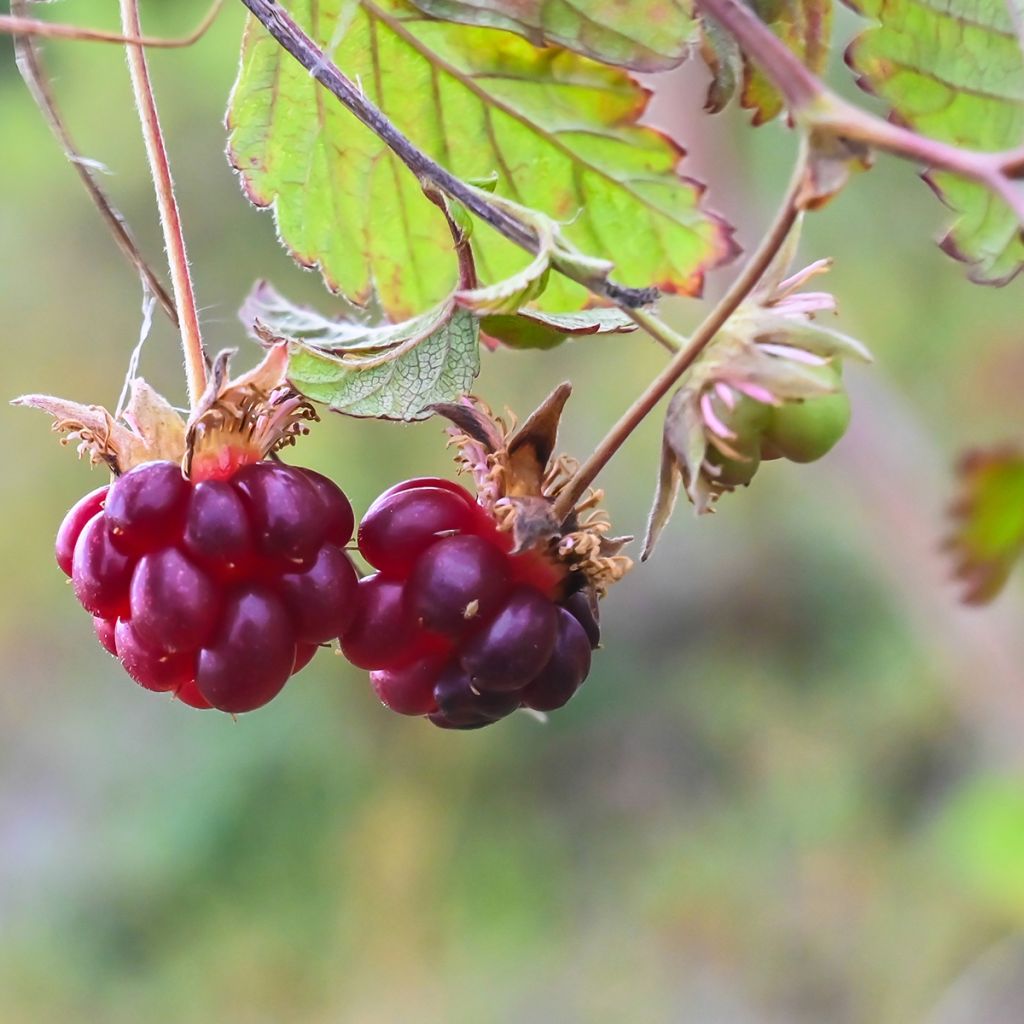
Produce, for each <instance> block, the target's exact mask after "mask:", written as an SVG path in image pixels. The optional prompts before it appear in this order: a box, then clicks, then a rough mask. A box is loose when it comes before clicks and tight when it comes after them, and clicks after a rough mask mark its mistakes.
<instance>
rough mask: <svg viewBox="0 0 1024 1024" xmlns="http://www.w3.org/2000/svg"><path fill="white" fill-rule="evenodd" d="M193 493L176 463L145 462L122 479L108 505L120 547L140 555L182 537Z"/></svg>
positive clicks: (114, 487) (111, 522)
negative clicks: (190, 492) (189, 500)
mask: <svg viewBox="0 0 1024 1024" xmlns="http://www.w3.org/2000/svg"><path fill="white" fill-rule="evenodd" d="M189 491H190V488H189V484H188V481H187V480H186V479H185V477H184V476H183V475H182V472H181V467H180V466H179V465H178V464H177V463H176V462H144V463H143V464H142V465H141V466H136V467H135V468H134V469H130V470H129V471H128V472H127V473H125V474H124V476H122V477H118V479H117V480H115V481H114V482H113V483H112V484H111V485H110V493H109V494H108V495H107V503H106V516H107V519H108V520H109V521H110V527H111V533H112V535H113V537H114V538H115V543H116V544H117V546H118V547H119V548H121V550H123V551H127V552H128V553H129V554H133V555H140V554H142V553H143V552H145V551H153V550H155V549H156V548H158V547H159V546H160V545H162V544H164V543H167V542H169V541H172V540H175V539H176V538H177V537H179V536H180V535H181V524H182V522H183V521H184V519H185V508H186V506H187V505H188V498H189Z"/></svg>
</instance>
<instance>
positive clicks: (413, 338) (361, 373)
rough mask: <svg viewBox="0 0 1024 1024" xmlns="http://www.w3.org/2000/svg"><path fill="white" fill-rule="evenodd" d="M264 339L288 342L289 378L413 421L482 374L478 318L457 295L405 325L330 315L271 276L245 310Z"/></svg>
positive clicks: (315, 396)
mask: <svg viewBox="0 0 1024 1024" xmlns="http://www.w3.org/2000/svg"><path fill="white" fill-rule="evenodd" d="M239 315H240V317H241V319H242V321H243V323H245V325H246V327H247V328H248V329H249V330H250V332H251V333H252V334H253V335H254V336H255V337H256V338H257V339H258V340H260V341H261V342H264V343H275V342H280V341H286V342H288V371H287V377H288V381H289V383H290V384H291V385H292V386H293V387H294V388H296V390H298V391H300V392H302V394H304V395H305V396H306V397H307V398H309V399H311V400H312V401H314V402H322V403H323V404H325V405H329V406H330V407H331V408H332V409H334V410H335V411H336V412H343V413H347V414H348V415H349V416H369V417H376V418H378V419H390V420H414V419H423V418H425V417H426V416H429V415H430V412H429V410H428V407H429V406H431V405H434V404H435V403H437V402H453V401H455V400H456V399H458V398H461V397H462V396H463V395H465V394H466V393H468V392H469V390H470V389H471V388H472V386H473V381H474V380H475V379H476V377H477V374H479V372H480V329H479V323H478V321H477V318H476V317H475V316H474V315H473V314H472V313H471V312H469V311H468V310H464V309H460V308H459V307H457V306H456V305H455V303H454V301H453V300H452V299H448V300H447V301H445V302H442V303H441V304H440V305H439V306H437V307H435V308H434V309H432V310H430V311H429V312H427V313H421V314H420V315H419V316H415V317H412V318H411V319H409V320H406V321H403V322H402V323H397V324H395V323H389V322H386V321H378V322H375V323H367V322H366V316H367V314H365V312H364V315H363V319H361V320H359V321H355V320H352V319H350V318H349V316H350V313H346V315H344V316H342V317H340V318H338V319H331V318H329V317H325V316H322V315H321V314H320V313H317V312H316V311H315V310H313V309H309V308H308V307H304V306H296V305H294V304H293V303H291V302H289V301H288V299H286V298H284V296H282V295H281V294H279V293H278V292H277V291H275V290H274V288H273V287H271V286H270V285H269V284H267V283H266V282H265V281H261V282H258V283H257V284H256V286H255V287H254V288H253V290H252V292H251V293H250V295H249V297H248V298H247V299H246V300H245V303H244V304H243V306H242V309H241V311H240V313H239Z"/></svg>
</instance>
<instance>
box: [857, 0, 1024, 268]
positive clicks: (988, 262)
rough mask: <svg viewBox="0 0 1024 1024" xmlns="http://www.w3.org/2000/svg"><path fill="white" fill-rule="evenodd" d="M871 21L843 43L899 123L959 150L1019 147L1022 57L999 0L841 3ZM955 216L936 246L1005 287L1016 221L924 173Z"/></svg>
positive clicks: (1019, 248)
mask: <svg viewBox="0 0 1024 1024" xmlns="http://www.w3.org/2000/svg"><path fill="white" fill-rule="evenodd" d="M847 2H848V3H850V4H851V6H853V7H854V9H855V10H858V11H860V13H862V14H864V15H865V16H867V17H869V18H874V19H875V20H876V21H878V22H879V26H878V27H877V28H872V29H869V30H868V31H867V32H865V33H863V34H862V35H861V36H860V37H859V38H858V39H857V40H855V41H854V43H853V44H852V45H851V46H850V49H849V50H848V52H847V60H848V62H849V64H850V66H851V67H852V68H853V69H854V70H855V71H856V72H857V73H858V75H859V76H860V84H861V85H862V86H863V87H864V88H866V89H869V90H870V91H873V92H875V93H877V94H878V96H880V97H881V98H882V99H883V100H884V101H885V102H886V103H887V104H888V105H889V107H890V108H891V109H892V111H893V113H894V114H895V115H896V117H897V118H898V119H899V120H900V121H901V122H902V123H904V124H906V125H908V126H909V127H910V128H913V129H914V130H915V131H918V132H920V133H921V134H923V135H927V136H930V137H931V138H934V139H939V140H941V141H943V142H949V143H953V144H955V145H958V146H963V147H969V148H973V149H981V150H1000V149H1007V148H1011V147H1013V146H1016V145H1018V144H1020V143H1022V142H1024V56H1022V53H1021V44H1020V41H1019V39H1018V37H1017V34H1016V32H1015V31H1014V27H1013V23H1012V21H1011V19H1010V14H1009V9H1008V5H1007V3H1006V0H970V2H968V0H948V2H943V3H936V2H933V0H884V2H883V0H847ZM929 181H930V183H931V184H932V185H933V186H934V187H935V189H936V191H937V192H938V193H939V195H940V197H941V198H942V199H943V200H944V201H945V202H946V203H947V204H948V205H949V206H950V207H951V208H952V209H953V210H954V211H955V212H956V213H957V215H958V219H957V221H956V222H955V223H954V224H953V227H952V229H951V230H950V231H949V233H948V234H947V235H946V237H945V238H944V239H943V241H942V247H943V249H944V250H945V251H946V252H947V253H949V254H950V255H951V256H953V257H955V258H956V259H959V260H963V261H964V262H966V263H968V264H970V266H971V271H970V276H971V279H972V280H975V281H978V282H980V283H984V284H1004V283H1006V282H1007V281H1009V280H1010V279H1011V278H1012V277H1014V276H1015V275H1016V274H1017V273H1018V272H1019V271H1020V268H1021V265H1022V261H1024V240H1022V237H1021V230H1020V224H1019V223H1018V221H1017V218H1016V217H1015V216H1014V214H1013V212H1012V211H1011V209H1010V208H1009V206H1007V205H1006V204H1005V203H1004V202H1003V201H1002V200H1000V199H998V198H996V197H995V196H993V195H992V194H991V193H990V192H989V191H988V190H987V189H986V188H985V187H984V186H982V185H979V184H976V183H974V182H970V181H966V180H964V179H961V178H957V177H955V176H953V175H950V174H945V173H932V174H930V175H929Z"/></svg>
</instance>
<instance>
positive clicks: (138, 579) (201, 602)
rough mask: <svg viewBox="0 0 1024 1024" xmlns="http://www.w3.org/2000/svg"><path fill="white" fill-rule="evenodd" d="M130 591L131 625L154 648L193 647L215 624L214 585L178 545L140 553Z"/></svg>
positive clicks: (217, 595) (217, 596) (217, 594)
mask: <svg viewBox="0 0 1024 1024" xmlns="http://www.w3.org/2000/svg"><path fill="white" fill-rule="evenodd" d="M129 593H130V600H131V611H132V626H133V627H134V629H135V631H136V633H138V635H139V636H140V637H141V638H142V639H143V640H145V641H146V643H148V644H150V645H151V646H153V647H154V648H155V649H157V650H164V651H195V650H198V648H199V647H200V646H201V645H202V644H203V643H205V642H206V640H207V639H208V638H209V636H210V635H211V634H212V633H213V630H214V627H215V626H216V625H217V619H218V617H219V614H220V607H221V601H222V598H221V594H220V591H219V589H218V588H217V587H216V586H215V585H214V583H213V582H212V580H210V578H209V577H208V576H206V574H205V573H203V571H202V570H201V569H199V568H197V567H196V566H195V565H194V564H193V563H192V562H190V561H189V560H188V559H187V558H186V557H185V556H184V555H183V554H182V553H181V552H180V551H179V550H178V549H177V548H162V549H161V550H160V551H154V552H152V554H148V555H143V556H142V558H140V559H139V564H138V565H137V566H136V567H135V573H134V575H133V576H132V585H131V590H130V592H129Z"/></svg>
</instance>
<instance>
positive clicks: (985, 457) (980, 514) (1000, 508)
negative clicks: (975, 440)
mask: <svg viewBox="0 0 1024 1024" xmlns="http://www.w3.org/2000/svg"><path fill="white" fill-rule="evenodd" d="M959 477H960V478H959V482H958V495H957V498H956V500H955V502H954V505H953V509H952V512H953V516H954V519H955V521H956V527H955V531H954V533H953V535H952V536H951V537H950V538H949V541H948V546H949V548H950V550H951V552H952V554H953V557H954V570H955V573H956V577H957V579H959V580H961V581H962V582H963V584H964V593H963V600H964V601H965V602H966V603H968V604H985V603H987V602H989V601H991V600H992V599H993V598H994V597H995V596H996V595H997V594H998V593H999V592H1000V591H1001V590H1002V589H1003V587H1004V585H1005V584H1006V581H1007V579H1008V577H1009V575H1010V573H1011V571H1012V570H1013V567H1014V565H1015V564H1016V563H1017V561H1018V560H1019V559H1020V557H1021V554H1022V552H1024V452H1021V451H1020V450H1018V449H1015V448H1010V447H1007V448H1001V449H996V450H994V451H976V452H971V453H969V454H968V455H967V456H966V457H965V458H964V460H963V462H962V464H961V466H960V473H959Z"/></svg>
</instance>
